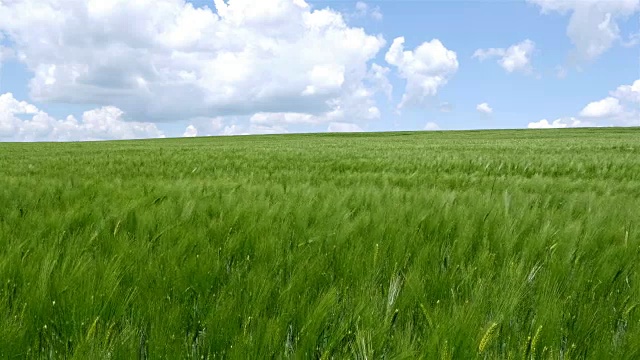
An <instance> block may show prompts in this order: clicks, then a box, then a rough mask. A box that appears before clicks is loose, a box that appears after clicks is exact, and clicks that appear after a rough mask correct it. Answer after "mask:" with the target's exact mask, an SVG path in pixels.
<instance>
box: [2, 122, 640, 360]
mask: <svg viewBox="0 0 640 360" xmlns="http://www.w3.org/2000/svg"><path fill="white" fill-rule="evenodd" d="M639 270H640V129H597V130H595V129H580V130H564V129H563V130H543V131H528V130H521V131H481V132H477V131H468V132H429V133H380V134H348V135H332V134H323V135H318V134H316V135H285V136H248V137H219V138H195V139H165V140H149V141H124V142H103V143H66V144H42V143H41V144H0V358H2V359H5V358H9V359H26V358H47V359H49V358H54V359H70V358H74V359H107V358H111V359H137V358H141V359H147V358H148V359H203V358H204V359H214V358H215V359H271V358H274V359H287V358H292V359H314V358H318V359H344V358H353V359H414V358H424V359H507V358H517V359H584V358H588V359H633V358H635V359H637V358H640V306H638V304H639V303H640V273H639Z"/></svg>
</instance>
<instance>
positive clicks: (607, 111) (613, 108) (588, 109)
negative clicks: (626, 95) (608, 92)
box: [580, 96, 624, 118]
mask: <svg viewBox="0 0 640 360" xmlns="http://www.w3.org/2000/svg"><path fill="white" fill-rule="evenodd" d="M623 111H624V109H623V108H622V105H620V100H618V99H617V98H614V97H611V96H609V97H606V98H604V99H602V100H599V101H593V102H590V103H589V104H587V106H585V107H584V109H582V111H580V116H584V117H589V118H604V117H613V116H617V115H620V114H621V113H622V112H623Z"/></svg>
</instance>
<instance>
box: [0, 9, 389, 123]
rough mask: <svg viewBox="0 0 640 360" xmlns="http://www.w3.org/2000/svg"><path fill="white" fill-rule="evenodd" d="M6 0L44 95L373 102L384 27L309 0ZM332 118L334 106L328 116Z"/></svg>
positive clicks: (203, 103)
mask: <svg viewBox="0 0 640 360" xmlns="http://www.w3.org/2000/svg"><path fill="white" fill-rule="evenodd" d="M214 4H215V10H216V11H215V12H214V11H212V10H210V9H209V8H207V7H202V8H196V7H194V6H193V5H192V4H190V3H188V2H185V1H184V0H155V1H151V0H139V1H128V0H112V1H103V0H66V1H65V2H64V6H61V5H60V1H59V0H21V1H9V2H7V1H0V32H5V33H7V34H9V35H10V40H11V41H12V42H13V43H14V44H15V49H16V51H17V52H18V53H19V55H20V56H19V58H20V59H21V61H22V62H24V64H26V66H27V67H28V69H29V70H30V71H32V72H33V73H34V76H33V78H32V79H31V81H30V84H29V87H30V94H31V96H32V98H33V99H35V100H36V101H50V102H65V103H79V104H104V105H113V106H116V107H118V108H120V109H122V110H123V111H125V112H126V113H127V114H128V115H129V116H131V117H134V118H145V119H150V120H153V121H169V120H179V119H191V118H194V117H200V116H211V115H214V116H231V115H247V116H248V115H251V114H253V113H257V112H268V113H288V112H291V113H306V114H313V115H314V116H318V117H322V116H324V115H325V114H328V113H338V112H341V113H342V114H344V116H348V117H349V118H353V119H368V118H370V116H371V111H370V109H371V108H375V107H376V104H375V101H374V94H375V91H376V90H375V89H373V88H371V87H370V86H369V83H370V82H371V79H370V78H369V73H370V69H369V66H368V64H369V62H370V61H371V60H372V59H373V58H374V57H375V56H376V54H377V53H378V52H379V51H380V50H381V49H382V47H383V46H384V45H385V41H384V39H383V38H382V37H381V36H373V35H370V34H367V33H366V32H365V31H364V30H363V29H361V28H355V27H349V26H348V25H347V24H346V23H345V20H344V17H343V15H342V14H340V13H339V12H336V11H334V10H331V9H328V8H327V9H312V7H311V6H309V5H308V4H307V3H306V2H304V1H303V0H293V1H292V0H261V1H258V2H256V1H255V0H229V1H223V0H216V1H214ZM325 117H326V118H327V119H329V118H330V116H325Z"/></svg>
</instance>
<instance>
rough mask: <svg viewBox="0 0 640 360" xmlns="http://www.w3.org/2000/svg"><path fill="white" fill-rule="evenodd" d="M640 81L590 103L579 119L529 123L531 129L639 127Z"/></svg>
mask: <svg viewBox="0 0 640 360" xmlns="http://www.w3.org/2000/svg"><path fill="white" fill-rule="evenodd" d="M638 104H640V79H638V80H636V81H634V82H633V83H632V84H631V85H621V86H619V87H618V88H617V89H616V90H613V91H611V92H610V96H607V97H605V98H604V99H602V100H597V101H592V102H590V103H588V104H587V105H586V106H585V107H584V108H583V109H582V110H581V111H580V113H579V114H578V117H577V118H576V117H570V118H560V119H557V120H555V121H553V122H549V121H548V120H546V119H542V120H540V121H538V122H532V123H529V127H530V128H563V127H577V126H590V127H595V126H638V125H640V109H639V108H638Z"/></svg>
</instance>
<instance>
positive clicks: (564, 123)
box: [527, 118, 590, 129]
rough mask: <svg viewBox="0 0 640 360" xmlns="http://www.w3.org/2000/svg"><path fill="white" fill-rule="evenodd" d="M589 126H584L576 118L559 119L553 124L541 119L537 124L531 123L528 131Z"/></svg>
mask: <svg viewBox="0 0 640 360" xmlns="http://www.w3.org/2000/svg"><path fill="white" fill-rule="evenodd" d="M584 126H590V125H589V124H585V123H583V122H582V121H580V120H578V119H576V118H568V119H564V118H560V119H556V120H554V121H553V122H549V121H548V120H547V119H542V120H540V121H538V122H531V123H529V126H527V127H528V128H529V129H559V128H567V127H584Z"/></svg>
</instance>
